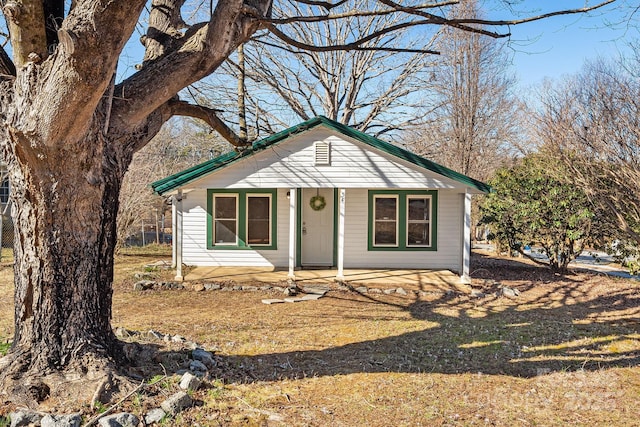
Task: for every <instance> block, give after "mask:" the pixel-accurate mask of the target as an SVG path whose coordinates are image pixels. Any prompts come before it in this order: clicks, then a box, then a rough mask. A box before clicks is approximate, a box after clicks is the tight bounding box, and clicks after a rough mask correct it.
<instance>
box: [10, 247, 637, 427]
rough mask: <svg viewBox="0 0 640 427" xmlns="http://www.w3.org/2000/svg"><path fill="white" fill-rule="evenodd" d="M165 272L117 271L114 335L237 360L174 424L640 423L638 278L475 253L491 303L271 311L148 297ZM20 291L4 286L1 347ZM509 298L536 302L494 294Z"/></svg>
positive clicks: (384, 300) (212, 297)
mask: <svg viewBox="0 0 640 427" xmlns="http://www.w3.org/2000/svg"><path fill="white" fill-rule="evenodd" d="M156 259H157V258H148V257H143V256H140V255H130V256H123V257H120V258H119V259H118V263H117V272H116V286H115V296H114V319H113V321H114V326H124V327H126V328H129V329H136V330H141V331H145V330H148V329H155V330H159V331H161V332H164V333H171V334H180V335H183V336H186V337H188V338H190V339H192V340H195V341H197V342H199V343H201V344H202V345H203V346H205V347H206V348H208V349H211V350H216V351H217V354H219V355H221V356H223V357H222V361H223V363H222V364H221V365H220V367H219V371H218V372H215V373H214V375H215V376H217V379H216V380H212V381H210V382H209V383H208V386H207V388H205V389H204V390H201V391H198V392H196V393H195V394H194V397H195V398H196V399H198V400H199V402H200V406H198V407H195V408H192V409H190V410H188V411H186V412H184V413H183V414H181V415H180V416H178V418H177V419H175V420H172V422H171V425H184V426H187V425H196V424H199V425H287V426H290V425H299V426H325V425H332V426H359V425H367V424H368V425H371V426H387V425H397V426H403V425H406V426H415V425H429V426H431V425H500V426H513V425H523V426H529V425H543V426H563V425H568V424H570V425H584V426H593V425H602V426H610V425H620V426H622V425H625V426H633V425H640V420H639V419H638V414H640V367H639V366H638V362H639V361H640V328H639V323H640V304H639V303H640V287H639V283H638V282H637V281H629V280H622V279H614V278H609V277H606V276H602V275H595V274H586V273H576V274H573V275H570V276H566V277H564V276H555V275H553V274H551V273H549V272H548V271H546V270H544V269H541V268H539V267H536V266H533V265H529V264H527V263H525V262H521V261H514V260H504V259H497V258H492V257H489V256H487V255H475V256H474V258H473V264H472V270H474V273H473V276H474V280H473V286H474V287H476V288H482V289H483V291H484V292H485V294H487V295H488V296H486V297H485V298H471V297H470V296H468V295H462V294H444V293H434V294H431V295H428V296H422V297H418V296H417V294H413V293H409V295H408V296H404V297H403V296H397V295H395V296H391V295H384V294H376V295H359V294H357V293H354V292H346V291H337V290H335V291H331V292H329V293H328V294H327V296H325V297H324V298H322V299H320V300H318V301H308V302H304V303H298V304H279V305H271V306H267V305H263V304H261V302H260V300H261V299H262V298H266V297H274V296H275V295H274V294H273V293H266V292H239V291H235V292H221V291H211V292H209V291H206V292H195V291H146V292H142V293H140V292H133V291H132V290H131V284H132V283H133V280H134V279H133V273H135V272H136V271H141V270H142V269H143V267H142V266H143V265H144V264H145V263H148V262H149V261H150V260H156ZM3 272H8V270H7V269H4V270H3ZM9 282H10V274H1V273H0V342H2V338H1V337H2V336H4V337H6V336H9V335H10V332H11V323H12V320H11V318H12V308H11V303H10V301H11V291H10V284H9ZM500 285H507V286H510V287H512V288H517V289H518V290H520V291H521V295H520V296H519V297H517V298H515V299H508V298H505V297H499V296H495V292H496V291H497V290H498V288H499V286H500ZM150 405H151V402H147V403H145V402H142V401H137V402H132V403H131V404H130V406H129V409H131V410H138V411H143V410H144V409H145V408H148V407H149V406H150Z"/></svg>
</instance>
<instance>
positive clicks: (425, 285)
mask: <svg viewBox="0 0 640 427" xmlns="http://www.w3.org/2000/svg"><path fill="white" fill-rule="evenodd" d="M343 276H344V279H343V280H341V281H340V282H341V283H346V284H348V285H350V286H353V287H358V286H368V287H376V288H379V289H381V290H384V289H390V288H397V287H402V288H405V289H407V290H414V291H426V292H446V291H449V290H451V291H456V292H462V293H469V292H470V291H471V288H470V287H469V285H466V284H463V283H461V282H460V276H459V275H457V274H455V273H453V272H452V271H449V270H405V269H344V270H343ZM184 280H185V281H189V282H225V283H229V282H232V283H236V284H277V283H286V282H288V280H290V277H289V270H288V269H273V268H267V267H264V268H260V267H195V268H193V269H192V270H190V271H189V272H188V273H187V274H186V275H185V277H184ZM295 282H296V283H297V284H298V285H301V286H304V285H327V286H331V285H333V284H336V285H337V283H338V282H337V281H336V270H335V269H302V270H296V271H295Z"/></svg>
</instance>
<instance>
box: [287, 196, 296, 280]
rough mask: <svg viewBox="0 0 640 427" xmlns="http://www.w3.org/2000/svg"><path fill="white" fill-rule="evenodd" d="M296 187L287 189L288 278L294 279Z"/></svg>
mask: <svg viewBox="0 0 640 427" xmlns="http://www.w3.org/2000/svg"><path fill="white" fill-rule="evenodd" d="M296 193H297V191H296V189H295V188H290V189H289V274H288V276H287V277H288V278H289V279H291V280H295V279H296V275H295V272H294V270H295V267H296V218H297V215H296Z"/></svg>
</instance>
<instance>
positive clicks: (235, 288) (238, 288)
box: [231, 285, 242, 291]
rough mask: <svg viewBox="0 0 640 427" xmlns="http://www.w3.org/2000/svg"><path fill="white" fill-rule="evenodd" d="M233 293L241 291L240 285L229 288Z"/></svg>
mask: <svg viewBox="0 0 640 427" xmlns="http://www.w3.org/2000/svg"><path fill="white" fill-rule="evenodd" d="M231 289H232V290H234V291H241V290H242V285H235V286H233V287H232V288H231Z"/></svg>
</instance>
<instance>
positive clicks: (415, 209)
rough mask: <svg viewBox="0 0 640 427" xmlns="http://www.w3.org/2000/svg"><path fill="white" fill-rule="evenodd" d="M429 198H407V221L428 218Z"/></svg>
mask: <svg viewBox="0 0 640 427" xmlns="http://www.w3.org/2000/svg"><path fill="white" fill-rule="evenodd" d="M429 202H430V200H429V199H417V198H413V197H411V198H409V221H411V220H417V221H425V220H429V212H430V211H431V209H430V207H429V204H430V203H429Z"/></svg>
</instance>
